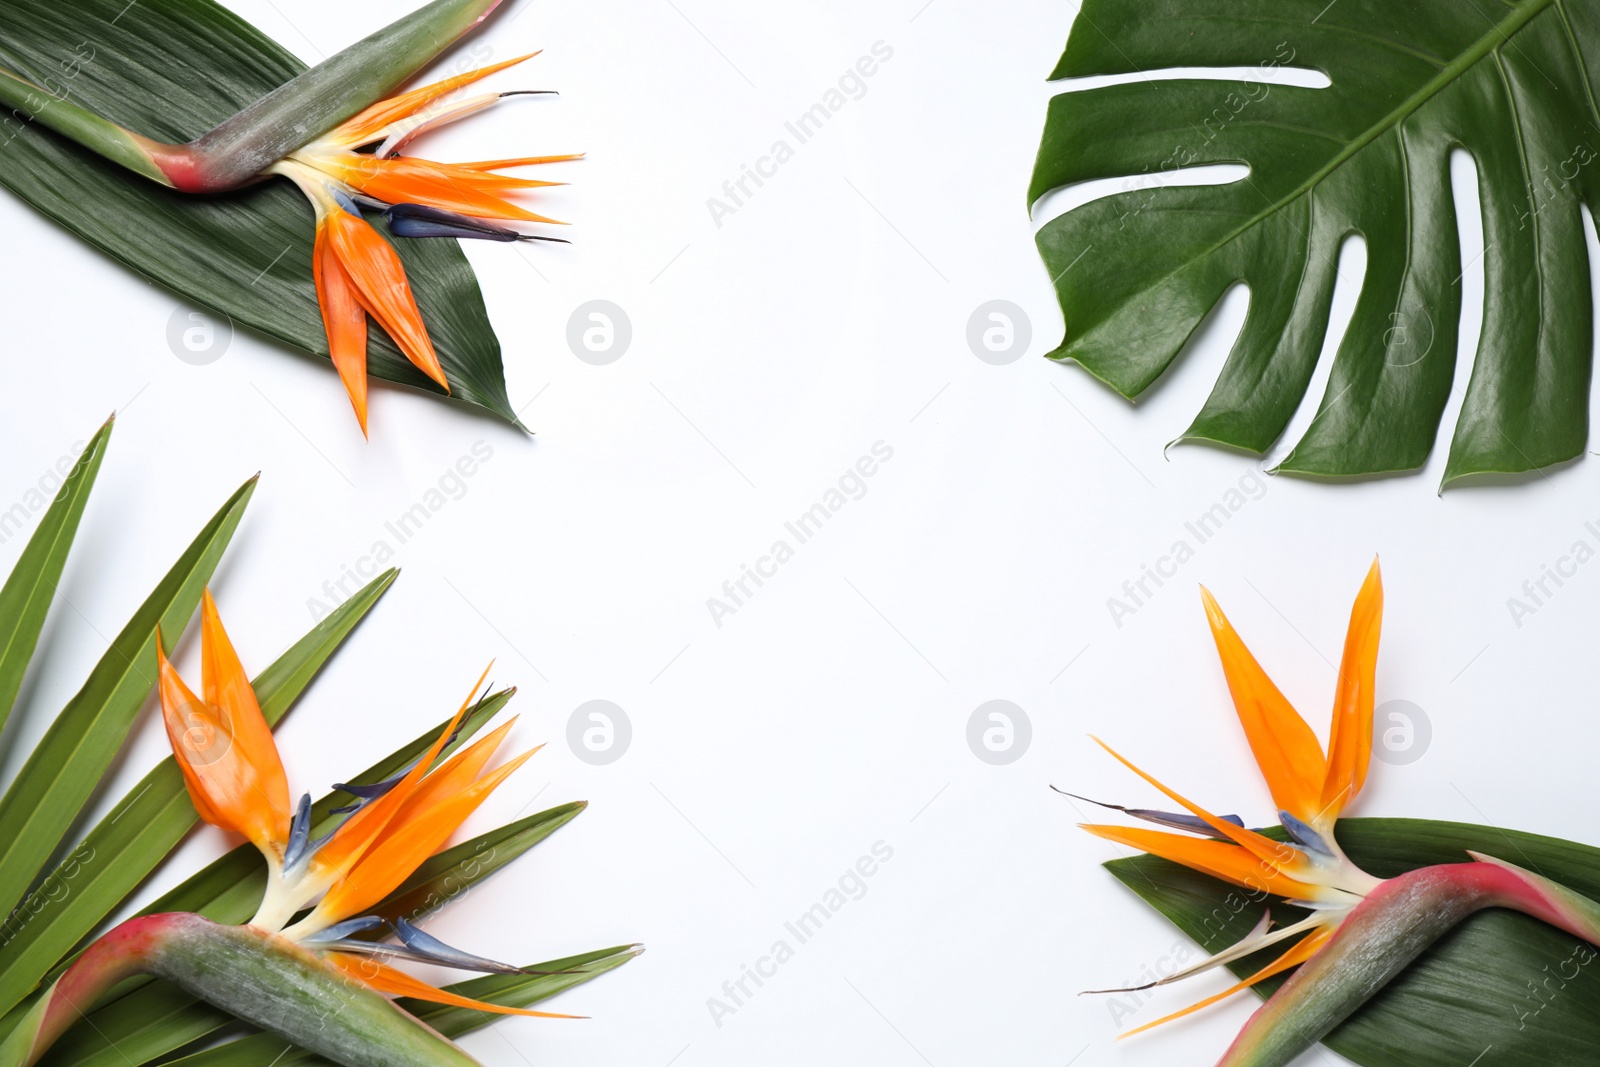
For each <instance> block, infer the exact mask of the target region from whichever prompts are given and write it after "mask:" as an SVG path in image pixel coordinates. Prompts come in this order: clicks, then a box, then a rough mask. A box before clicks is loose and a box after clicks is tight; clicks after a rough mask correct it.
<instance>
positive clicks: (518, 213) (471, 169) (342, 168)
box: [0, 0, 583, 435]
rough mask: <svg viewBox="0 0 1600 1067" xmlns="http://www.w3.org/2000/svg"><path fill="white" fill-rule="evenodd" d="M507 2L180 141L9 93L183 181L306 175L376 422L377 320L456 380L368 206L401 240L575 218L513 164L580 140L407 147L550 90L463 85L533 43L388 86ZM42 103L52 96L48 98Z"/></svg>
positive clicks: (467, 11) (389, 35) (328, 310)
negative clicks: (556, 210) (449, 153)
mask: <svg viewBox="0 0 1600 1067" xmlns="http://www.w3.org/2000/svg"><path fill="white" fill-rule="evenodd" d="M501 3H502V0H433V2H432V3H430V4H428V5H426V6H425V7H423V8H421V9H419V10H418V11H416V12H413V13H412V14H411V15H409V16H407V17H405V18H403V19H401V20H399V21H398V22H396V23H394V24H393V25H391V26H389V27H386V28H385V29H383V30H380V31H378V32H377V33H375V34H372V35H371V36H369V37H368V38H366V39H364V40H362V41H360V42H358V43H357V44H355V45H352V46H351V47H350V48H348V49H346V50H345V51H343V52H341V53H339V54H338V55H335V56H333V57H332V58H330V59H328V60H326V61H325V62H323V63H321V64H319V65H318V66H316V67H313V68H312V69H310V70H308V71H306V72H304V73H303V74H300V75H299V76H297V77H295V78H293V79H292V80H290V81H288V82H286V83H285V84H284V85H282V86H280V87H279V88H278V89H276V90H274V91H273V92H271V93H269V94H268V95H267V96H265V97H263V98H262V99H260V100H258V101H256V102H255V103H254V104H251V105H250V106H249V107H246V108H244V109H243V110H241V111H239V112H238V113H237V114H235V115H233V116H232V117H230V118H229V119H227V120H226V121H224V122H223V123H221V124H220V125H218V126H217V127H215V128H214V129H212V130H211V131H209V132H208V133H206V134H204V135H203V136H201V137H198V138H196V139H195V140H193V141H190V142H188V143H187V144H181V145H175V144H166V143H163V142H160V141H156V140H153V139H151V138H149V137H145V136H143V135H142V134H139V133H137V132H135V131H132V130H128V129H125V128H123V127H122V126H119V125H117V124H116V123H114V122H111V121H110V120H109V119H106V118H104V117H102V116H100V115H97V114H95V113H94V112H91V111H89V110H87V109H85V108H83V107H80V106H79V105H77V104H76V103H73V102H71V101H69V100H66V99H61V98H57V97H56V96H54V95H53V94H50V93H47V92H46V91H45V90H44V89H42V88H41V87H40V86H38V85H35V84H33V83H32V82H29V81H27V80H26V79H24V78H21V77H19V76H18V75H16V74H14V73H11V72H10V71H6V70H4V69H0V103H4V104H7V105H9V106H12V107H17V108H22V109H25V110H26V111H27V112H28V113H29V114H30V115H31V116H32V118H33V119H34V120H35V121H37V122H39V123H41V124H42V125H45V126H48V127H50V128H52V129H54V130H55V131H56V132H57V133H60V134H63V135H65V136H67V137H69V138H71V139H72V140H74V141H76V142H77V143H79V144H81V145H83V146H84V147H86V148H89V149H91V150H93V151H95V152H97V153H99V154H100V155H102V156H104V157H105V158H107V159H109V160H111V161H113V162H115V163H119V164H121V165H122V166H124V167H126V168H127V169H128V170H130V171H133V172H134V173H137V174H140V175H143V176H144V177H146V178H149V179H151V180H152V181H155V182H158V183H160V184H162V185H164V186H167V187H168V188H171V189H175V190H177V191H179V192H184V193H204V194H212V193H219V192H226V191H228V190H232V189H236V188H239V187H240V186H243V185H247V184H250V183H253V182H257V181H261V180H264V179H267V178H271V177H275V176H276V177H284V178H287V179H289V180H291V181H293V182H294V183H295V185H296V186H298V187H299V189H300V191H301V192H302V193H304V194H305V196H306V198H307V199H308V200H309V201H310V203H311V207H312V210H313V212H314V213H315V217H316V237H315V244H314V247H313V252H312V273H313V277H314V279H315V283H316V290H317V301H318V305H319V308H320V311H321V314H322V323H323V329H324V331H325V333H326V335H327V340H328V349H329V354H330V356H331V358H332V360H333V364H334V367H335V368H336V369H337V371H338V373H339V378H340V380H341V381H342V382H343V384H344V387H345V391H346V392H347V393H348V394H349V397H350V403H351V406H352V407H353V408H354V409H355V414H356V420H357V421H358V422H359V423H360V426H361V432H362V434H363V435H365V434H366V433H367V320H368V318H369V317H370V318H371V319H372V320H373V321H375V322H377V323H378V325H379V326H380V327H382V329H383V330H384V331H385V332H386V333H388V334H389V336H390V337H392V338H393V339H394V341H395V344H396V345H397V346H398V347H399V349H400V351H401V352H402V353H403V354H404V355H405V357H406V358H407V359H408V360H410V362H411V363H412V364H413V365H414V366H416V368H417V369H418V370H420V371H421V372H422V373H423V374H426V375H427V376H428V377H429V378H430V379H432V380H433V381H434V382H435V383H437V384H438V385H439V387H440V388H442V389H443V390H444V391H445V392H446V393H449V392H450V383H449V382H448V380H447V379H446V376H445V371H444V368H443V367H442V366H441V365H440V363H439V358H438V355H437V354H436V353H435V351H434V347H433V342H432V340H431V339H430V338H429V335H428V329H427V325H426V323H424V322H423V319H422V313H421V312H420V311H419V310H418V308H417V302H416V299H415V297H414V296H413V294H412V290H411V284H410V282H409V281H408V280H407V278H406V273H405V268H404V266H403V265H402V264H401V261H400V257H399V255H397V254H396V252H395V250H394V248H393V246H391V245H390V244H389V242H388V241H386V240H384V238H383V237H382V235H380V234H379V233H378V231H377V230H376V229H375V228H374V227H373V226H372V225H371V224H370V223H369V222H368V221H367V219H366V217H365V215H364V214H363V209H366V210H371V211H374V212H381V213H382V215H383V217H384V219H385V220H386V221H387V223H388V225H389V229H390V231H391V232H392V233H394V234H395V235H396V236H399V237H408V238H410V237H418V238H420V237H456V238H470V239H482V240H492V241H504V242H509V241H560V240H561V238H557V237H552V236H549V235H546V234H530V233H523V232H521V231H519V230H517V229H513V228H511V227H510V226H507V225H504V223H507V222H511V223H524V224H526V223H548V224H555V225H563V224H562V223H560V222H559V221H558V220H556V219H553V218H549V217H547V216H544V215H540V214H536V213H535V212H533V211H530V210H529V209H528V208H526V207H524V206H522V205H520V204H518V203H515V202H513V201H512V200H509V199H507V197H508V195H509V194H513V193H517V192H524V191H527V190H533V189H540V188H547V187H550V186H554V185H561V184H564V183H561V182H551V181H542V180H538V179H533V178H520V177H515V176H512V175H508V174H503V173H500V172H501V171H504V170H511V169H516V168H520V167H528V166H538V165H542V164H548V163H562V162H569V161H572V160H577V159H581V158H583V156H582V154H581V153H576V154H563V155H540V156H520V157H515V158H507V159H492V160H482V161H477V162H468V163H440V162H436V161H434V160H429V159H423V158H420V157H415V156H407V155H401V154H400V152H401V149H403V148H405V147H406V146H407V145H408V144H409V143H410V142H411V141H412V140H413V139H414V138H416V137H417V136H419V135H420V134H422V133H425V132H427V131H428V130H432V129H435V128H437V127H440V126H443V125H445V124H447V123H451V122H455V121H457V120H458V119H462V118H465V117H466V116H468V115H473V114H476V113H478V112H481V111H484V110H486V109H488V108H491V107H493V106H495V105H496V104H498V103H500V102H501V101H502V100H505V99H506V98H508V97H512V96H522V95H537V94H538V93H540V92H543V90H522V91H512V92H479V93H473V94H470V95H461V94H460V90H463V89H465V88H466V87H467V86H469V85H472V84H473V83H475V82H477V81H479V80H481V79H483V78H486V77H488V76H489V75H491V74H495V73H497V72H499V71H502V70H505V69H507V68H508V67H512V66H515V65H517V64H519V63H522V62H524V61H526V60H528V59H531V58H533V56H535V55H538V54H539V53H537V52H534V53H531V54H530V55H524V56H517V57H515V58H513V59H508V60H505V61H503V62H500V63H493V64H490V65H488V66H485V67H482V68H479V69H477V70H473V71H469V72H467V73H465V74H460V75H456V76H454V77H450V78H445V79H443V80H442V81H438V82H434V83H432V84H430V85H425V86H423V87H421V88H418V89H413V90H411V91H409V92H405V93H401V94H399V95H395V96H387V94H388V93H389V92H390V91H392V90H393V89H394V88H396V87H397V86H398V85H399V84H401V83H402V82H404V81H405V80H406V79H407V78H409V77H410V76H412V75H413V74H415V73H416V71H417V70H419V69H420V68H421V67H422V66H424V65H425V64H426V63H427V62H428V61H430V60H431V59H433V58H434V57H436V56H437V55H438V54H439V53H440V52H442V51H443V50H444V49H445V48H446V47H448V46H449V45H450V44H451V43H453V42H454V41H455V40H457V39H458V38H459V37H460V36H461V35H462V34H464V33H466V32H468V31H469V30H471V29H472V28H473V27H475V26H477V25H478V24H479V23H480V22H482V21H483V20H484V19H485V18H487V17H488V16H489V14H490V13H492V12H493V11H494V10H495V9H496V8H497V7H499V6H500V4H501ZM40 100H43V101H45V102H46V103H45V104H44V105H43V106H41V105H40V103H39V101H40Z"/></svg>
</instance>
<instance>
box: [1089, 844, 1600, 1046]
mask: <svg viewBox="0 0 1600 1067" xmlns="http://www.w3.org/2000/svg"><path fill="white" fill-rule="evenodd" d="M1264 832H1267V833H1269V834H1271V835H1272V836H1274V837H1276V838H1278V839H1279V840H1282V839H1283V834H1282V832H1281V831H1276V830H1271V831H1264ZM1337 832H1338V837H1339V843H1340V845H1341V846H1342V847H1343V848H1344V850H1345V852H1346V853H1348V854H1349V856H1350V858H1351V859H1352V860H1354V861H1355V862H1356V864H1357V865H1359V866H1361V867H1362V868H1364V869H1365V870H1367V871H1369V872H1371V873H1372V874H1374V875H1377V876H1378V877H1381V878H1391V877H1393V876H1395V875H1397V874H1402V873H1404V872H1405V871H1408V870H1415V869H1416V868H1418V867H1425V866H1429V865H1431V864H1436V863H1458V862H1462V861H1464V860H1465V859H1466V858H1467V856H1466V853H1467V850H1469V849H1471V850H1473V851H1476V852H1482V853H1486V854H1488V855H1491V856H1498V857H1503V858H1505V859H1507V860H1509V861H1511V862H1513V863H1516V864H1518V865H1521V866H1525V867H1527V868H1529V869H1530V870H1535V871H1538V872H1539V873H1540V874H1543V875H1544V876H1545V877H1547V878H1551V879H1554V880H1555V881H1557V882H1560V883H1561V884H1563V885H1565V886H1567V887H1569V888H1571V889H1574V890H1576V891H1577V892H1579V893H1583V894H1584V895H1586V896H1589V897H1592V898H1594V899H1597V900H1600V849H1597V848H1592V847H1590V846H1587V845H1580V844H1576V843H1574V842H1571V841H1561V840H1557V839H1555V838H1551V837H1543V836H1540V835H1537V834H1528V833H1522V832H1519V831H1516V830H1502V829H1498V828H1495V827H1488V826H1472V825H1467V824H1464V823H1452V822H1434V821H1430V820H1423V819H1343V820H1340V822H1339V825H1338V831H1337ZM1105 866H1106V868H1107V869H1108V870H1110V871H1111V873H1112V874H1114V875H1115V876H1116V877H1117V878H1118V880H1120V881H1121V882H1123V883H1124V884H1125V885H1127V887H1128V888H1129V889H1131V890H1133V891H1134V892H1135V893H1136V894H1138V895H1139V896H1140V897H1141V898H1143V899H1144V900H1145V901H1147V902H1148V903H1150V905H1151V906H1152V907H1154V908H1155V909H1156V910H1158V911H1160V912H1161V913H1162V914H1163V915H1165V916H1166V917H1167V918H1168V919H1170V920H1171V921H1172V922H1173V923H1174V924H1175V925H1177V926H1178V928H1179V929H1181V930H1183V932H1184V933H1186V934H1188V935H1189V936H1190V937H1191V938H1194V939H1195V941H1197V942H1198V943H1199V944H1200V946H1201V947H1202V949H1203V950H1204V951H1205V952H1216V951H1219V950H1221V949H1222V948H1224V947H1226V946H1227V945H1229V944H1232V943H1233V942H1234V941H1237V940H1238V939H1239V938H1240V937H1242V936H1244V934H1245V933H1247V932H1248V931H1249V930H1250V928H1251V926H1253V925H1254V924H1255V922H1256V921H1257V920H1258V919H1259V918H1260V917H1261V913H1262V912H1263V910H1265V908H1266V907H1267V905H1268V903H1269V902H1268V901H1266V900H1263V899H1259V898H1258V895H1257V894H1251V893H1248V892H1246V891H1243V890H1240V889H1238V888H1235V887H1233V886H1231V885H1227V884H1225V883H1223V882H1219V881H1217V880H1216V879H1214V878H1210V877H1208V876H1206V875H1203V874H1200V873H1198V872H1196V871H1191V870H1189V869H1188V868H1186V867H1181V866H1179V865H1178V864H1175V863H1171V862H1169V861H1167V860H1163V859H1158V858H1157V857H1154V856H1135V857H1132V858H1128V859H1119V860H1112V861H1111V862H1109V863H1107V864H1106V865H1105ZM1270 904H1271V909H1272V915H1273V918H1274V919H1275V920H1278V921H1282V922H1292V921H1293V918H1294V917H1295V916H1296V915H1298V914H1300V913H1299V912H1297V911H1296V910H1295V909H1292V908H1287V907H1285V906H1284V905H1283V904H1282V902H1280V901H1271V902H1270ZM1280 951H1281V950H1280V949H1273V950H1269V951H1267V952H1265V953H1257V954H1256V955H1254V956H1250V957H1246V958H1245V959H1243V960H1240V961H1239V962H1238V963H1236V964H1235V965H1234V966H1233V968H1232V969H1233V971H1234V973H1235V974H1238V975H1239V976H1240V977H1243V976H1245V975H1246V974H1249V973H1251V972H1253V971H1255V970H1257V969H1259V968H1260V967H1262V966H1264V965H1265V964H1266V963H1267V962H1269V961H1270V960H1271V959H1273V958H1274V957H1275V956H1277V955H1278V954H1279V952H1280ZM1575 952H1576V953H1577V954H1576V955H1575ZM1196 958H1198V956H1197V957H1196ZM1593 959H1594V949H1593V948H1586V947H1585V946H1583V945H1582V943H1581V942H1578V941H1576V940H1575V939H1574V938H1573V937H1572V936H1570V935H1568V934H1564V933H1562V932H1560V931H1559V930H1556V929H1555V928H1554V927H1551V926H1546V925H1545V924H1544V923H1541V922H1539V921H1538V920H1536V919H1533V918H1530V917H1529V916H1526V915H1521V914H1518V913H1515V912H1509V911H1502V910H1493V911H1486V912H1480V913H1479V914H1478V915H1476V916H1474V917H1472V918H1471V919H1469V920H1467V921H1466V922H1465V923H1463V924H1462V925H1461V926H1460V927H1458V928H1457V929H1456V930H1455V931H1454V932H1453V933H1451V934H1448V935H1446V937H1445V938H1443V939H1442V940H1441V941H1439V942H1438V943H1437V944H1436V945H1435V946H1434V947H1433V948H1432V949H1430V950H1429V951H1428V952H1427V953H1425V954H1424V955H1423V956H1422V958H1421V959H1419V960H1418V961H1417V962H1416V963H1414V964H1412V966H1411V967H1410V968H1409V969H1408V970H1407V971H1406V972H1405V973H1403V974H1402V975H1401V976H1400V977H1399V978H1398V979H1396V980H1395V981H1394V982H1391V983H1390V984H1389V985H1388V986H1387V987H1386V988H1384V989H1383V990H1382V991H1380V992H1379V993H1378V994H1377V995H1376V996H1375V997H1373V999H1372V1000H1370V1001H1368V1002H1367V1004H1366V1006H1365V1007H1363V1008H1362V1009H1361V1010H1360V1011H1358V1012H1356V1014H1355V1015H1353V1016H1351V1017H1350V1019H1348V1020H1347V1021H1346V1022H1345V1023H1344V1024H1343V1025H1341V1026H1340V1027H1339V1028H1338V1029H1336V1030H1335V1031H1334V1032H1333V1033H1332V1034H1331V1035H1330V1036H1329V1038H1328V1039H1327V1041H1326V1042H1325V1044H1327V1046H1328V1047H1329V1048H1331V1049H1333V1050H1334V1051H1335V1052H1338V1053H1339V1054H1340V1055H1342V1056H1346V1057H1348V1058H1349V1059H1351V1060H1354V1061H1355V1062H1356V1063H1359V1064H1362V1065H1363V1067H1461V1065H1462V1064H1468V1063H1471V1062H1473V1060H1474V1059H1476V1058H1478V1057H1480V1056H1481V1055H1482V1054H1483V1052H1484V1050H1485V1049H1486V1048H1488V1047H1490V1046H1491V1045H1492V1046H1493V1048H1494V1053H1493V1060H1494V1063H1495V1064H1496V1065H1497V1067H1547V1065H1549V1064H1557V1063H1561V1064H1565V1063H1573V1064H1576V1063H1588V1062H1590V1061H1591V1060H1592V1059H1593V1057H1594V1050H1595V1049H1596V1048H1600V975H1597V974H1595V973H1591V972H1593V971H1594V970H1595V968H1593V967H1592V966H1584V965H1583V964H1584V963H1585V962H1586V961H1592V960H1593ZM1113 971H1115V968H1113ZM1116 973H1120V972H1116ZM1552 976H1556V977H1555V978H1552ZM1282 981H1283V978H1275V979H1270V980H1268V981H1266V982H1263V983H1261V985H1260V986H1258V987H1257V992H1258V993H1260V994H1261V995H1262V996H1268V995H1270V994H1271V993H1272V992H1273V991H1274V990H1276V989H1277V987H1278V986H1279V985H1280V984H1282ZM1141 1004H1145V1005H1148V1002H1141ZM1134 1010H1135V1011H1138V1012H1140V1014H1139V1015H1137V1016H1133V1015H1130V1016H1126V1017H1125V1021H1126V1022H1127V1023H1128V1024H1129V1025H1136V1024H1137V1023H1139V1022H1143V1021H1148V1019H1145V1018H1144V1017H1143V1015H1144V1014H1145V1013H1147V1014H1148V1015H1149V1018H1155V1017H1156V1016H1158V1015H1159V1014H1161V1009H1160V1008H1159V1007H1156V1006H1154V1005H1149V1006H1148V1007H1145V1008H1139V1007H1136V1008H1135V1009H1134ZM1156 1033H1157V1035H1159V1031H1157V1032H1156ZM1144 1040H1149V1041H1159V1040H1162V1038H1161V1037H1160V1036H1151V1037H1148V1038H1145V1039H1144ZM1220 1052H1221V1050H1220V1049H1219V1050H1218V1053H1219V1054H1220ZM1483 1062H1485V1063H1487V1062H1488V1060H1487V1059H1486V1060H1484V1061H1483Z"/></svg>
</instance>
